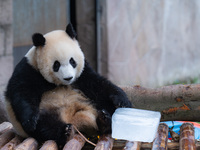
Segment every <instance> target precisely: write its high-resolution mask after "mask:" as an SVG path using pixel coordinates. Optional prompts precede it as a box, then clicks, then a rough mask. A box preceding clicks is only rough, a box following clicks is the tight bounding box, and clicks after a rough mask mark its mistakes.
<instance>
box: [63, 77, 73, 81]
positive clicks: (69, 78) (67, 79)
mask: <svg viewBox="0 0 200 150" xmlns="http://www.w3.org/2000/svg"><path fill="white" fill-rule="evenodd" d="M72 78H73V77H68V78H64V80H66V81H69V80H71V79H72Z"/></svg>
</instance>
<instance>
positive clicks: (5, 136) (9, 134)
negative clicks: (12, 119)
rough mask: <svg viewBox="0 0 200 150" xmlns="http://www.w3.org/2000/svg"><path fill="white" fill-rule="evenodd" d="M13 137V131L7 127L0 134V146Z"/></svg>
mask: <svg viewBox="0 0 200 150" xmlns="http://www.w3.org/2000/svg"><path fill="white" fill-rule="evenodd" d="M14 137H15V133H14V131H13V130H12V129H9V130H8V131H6V132H5V133H3V134H2V135H1V136H0V148H2V147H3V146H4V145H5V144H6V143H8V142H9V141H10V140H11V139H12V138H14Z"/></svg>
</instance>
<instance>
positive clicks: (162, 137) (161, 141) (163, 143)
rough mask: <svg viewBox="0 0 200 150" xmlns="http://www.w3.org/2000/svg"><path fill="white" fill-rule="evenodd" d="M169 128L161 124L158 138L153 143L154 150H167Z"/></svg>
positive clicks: (157, 134)
mask: <svg viewBox="0 0 200 150" xmlns="http://www.w3.org/2000/svg"><path fill="white" fill-rule="evenodd" d="M168 130H169V127H168V126H167V124H165V123H160V125H159V126H158V131H157V133H156V138H155V140H154V142H153V146H152V150H167V141H168Z"/></svg>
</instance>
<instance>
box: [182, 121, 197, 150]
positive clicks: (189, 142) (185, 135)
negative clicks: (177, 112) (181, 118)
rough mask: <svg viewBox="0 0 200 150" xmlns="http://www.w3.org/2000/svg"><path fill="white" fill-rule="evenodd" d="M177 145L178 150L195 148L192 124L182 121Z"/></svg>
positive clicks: (192, 149) (194, 149) (193, 149)
mask: <svg viewBox="0 0 200 150" xmlns="http://www.w3.org/2000/svg"><path fill="white" fill-rule="evenodd" d="M179 147H180V148H179V149H180V150H196V145H195V138H194V126H193V124H191V123H183V124H182V125H181V127H180V141H179Z"/></svg>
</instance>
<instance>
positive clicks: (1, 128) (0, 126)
mask: <svg viewBox="0 0 200 150" xmlns="http://www.w3.org/2000/svg"><path fill="white" fill-rule="evenodd" d="M12 127H13V126H12V124H11V123H10V122H3V123H1V124H0V134H3V133H4V132H6V131H8V130H9V129H11V128H12Z"/></svg>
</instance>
